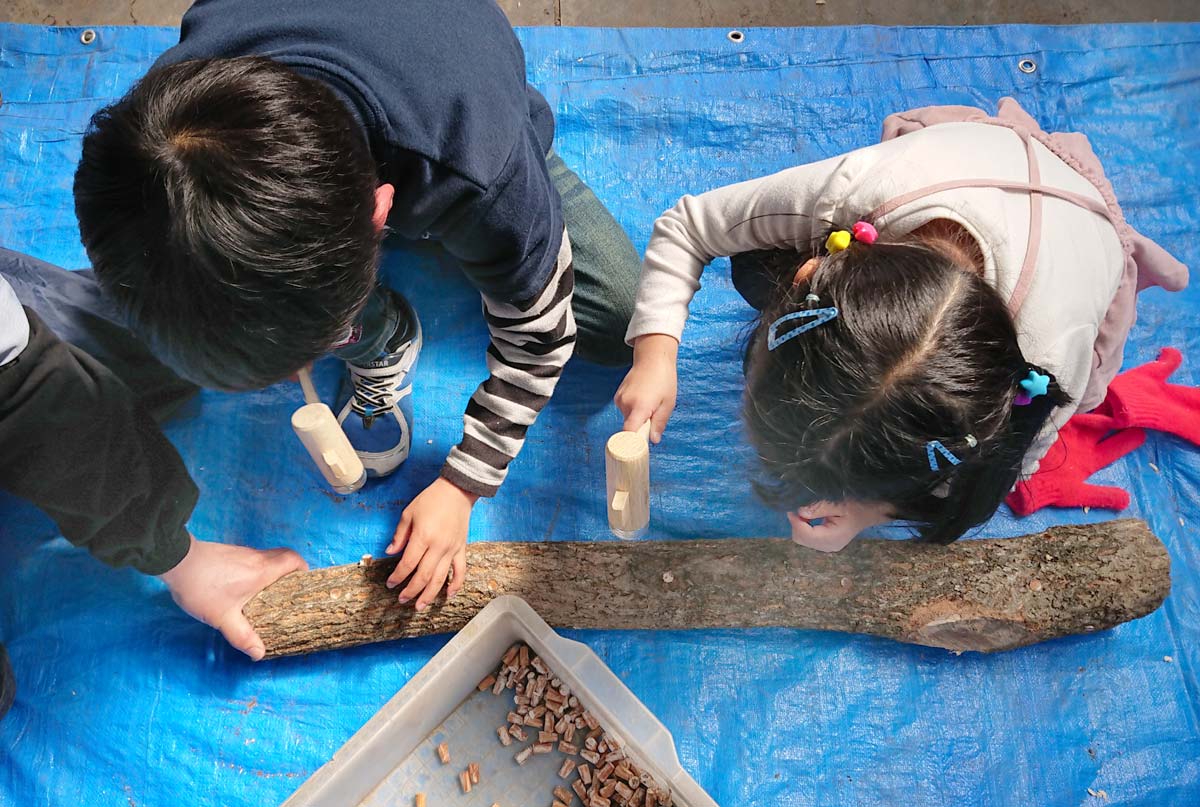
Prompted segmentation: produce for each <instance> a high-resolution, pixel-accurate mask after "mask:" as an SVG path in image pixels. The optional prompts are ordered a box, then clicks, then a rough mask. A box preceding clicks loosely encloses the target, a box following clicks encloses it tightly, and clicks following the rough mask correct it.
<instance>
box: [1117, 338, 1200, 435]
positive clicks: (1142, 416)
mask: <svg viewBox="0 0 1200 807" xmlns="http://www.w3.org/2000/svg"><path fill="white" fill-rule="evenodd" d="M1182 361H1183V355H1182V354H1180V352H1179V351H1178V350H1176V349H1175V348H1173V347H1165V348H1163V349H1162V352H1160V353H1159V354H1158V359H1157V360H1155V361H1152V362H1149V363H1147V364H1143V365H1142V366H1141V367H1135V368H1133V369H1132V370H1126V371H1125V372H1123V373H1121V374H1120V375H1119V376H1117V377H1116V378H1114V379H1113V380H1112V383H1111V384H1109V385H1108V396H1107V397H1106V398H1105V399H1104V403H1103V404H1101V405H1100V411H1107V412H1109V413H1111V414H1112V418H1113V428H1117V429H1125V428H1128V427H1130V426H1140V427H1142V428H1145V429H1154V430H1156V431H1161V432H1169V433H1171V434H1174V435H1178V436H1179V437H1182V438H1183V439H1185V440H1187V441H1188V442H1190V443H1193V444H1195V445H1200V389H1198V388H1196V387H1184V386H1181V385H1179V384H1168V383H1167V376H1169V375H1171V374H1172V373H1174V372H1175V371H1176V370H1178V369H1179V365H1180V363H1181V362H1182Z"/></svg>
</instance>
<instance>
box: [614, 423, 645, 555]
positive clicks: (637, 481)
mask: <svg viewBox="0 0 1200 807" xmlns="http://www.w3.org/2000/svg"><path fill="white" fill-rule="evenodd" d="M604 476H605V481H606V483H607V484H606V488H607V494H608V527H609V529H611V530H612V532H613V534H614V535H616V536H617V537H618V538H624V539H626V540H631V539H633V538H638V537H641V535H642V534H643V533H645V531H646V527H647V526H648V525H649V524H650V421H648V420H647V421H646V422H645V423H644V424H643V425H642V427H641V428H640V429H638V430H637V431H635V432H627V431H621V432H617V433H616V434H614V435H613V436H612V437H610V438H608V442H607V443H606V444H605V446H604Z"/></svg>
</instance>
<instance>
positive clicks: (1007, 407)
mask: <svg viewBox="0 0 1200 807" xmlns="http://www.w3.org/2000/svg"><path fill="white" fill-rule="evenodd" d="M746 258H751V254H750V253H747V254H746V255H745V256H735V258H734V260H735V263H736V262H737V261H738V260H739V259H743V260H745V259H746ZM752 260H755V261H757V262H758V263H759V264H761V265H760V267H759V268H760V274H762V273H765V274H767V275H773V276H774V277H775V278H776V283H775V286H774V287H775V289H776V292H775V293H774V294H773V295H772V296H773V297H774V299H773V301H771V302H770V304H769V305H768V306H767V307H766V309H765V310H763V311H762V312H761V317H760V318H759V320H758V322H757V325H756V327H755V329H754V332H753V334H752V336H751V337H750V341H749V343H748V345H747V347H746V351H745V372H746V382H747V383H746V394H745V401H744V418H745V421H746V424H747V426H748V430H749V434H750V439H751V441H752V443H753V445H754V447H755V448H756V449H757V451H758V454H759V456H760V457H761V460H762V466H763V471H764V474H763V478H762V479H760V480H759V481H757V482H756V483H755V488H756V490H757V491H758V493H759V495H760V496H761V497H762V498H763V499H764V500H765V501H766V502H767V503H768V504H770V505H772V506H775V507H779V508H780V509H789V510H791V509H795V508H797V507H801V506H804V505H806V504H811V503H814V502H818V501H834V502H836V501H845V500H858V501H878V502H886V503H888V504H890V505H891V506H892V508H893V515H894V517H896V518H899V519H905V520H910V521H913V522H916V523H917V524H919V532H920V535H921V537H922V538H923V539H925V540H928V541H933V542H936V543H949V542H951V541H954V540H955V539H957V538H959V537H960V536H962V535H963V533H965V532H966V531H967V530H969V529H971V528H972V527H975V526H977V525H979V524H981V523H983V522H984V521H986V520H987V519H988V518H990V517H991V515H992V514H993V513H994V512H995V510H996V508H997V507H999V505H1000V503H1001V501H1002V500H1003V499H1004V497H1005V495H1006V494H1007V493H1008V492H1009V490H1011V489H1012V486H1013V484H1014V483H1015V482H1016V480H1017V476H1018V474H1019V473H1020V469H1021V463H1022V460H1023V458H1024V456H1025V453H1026V451H1027V450H1028V449H1029V447H1030V444H1031V443H1032V442H1033V440H1034V438H1035V437H1036V436H1037V434H1038V432H1039V431H1040V430H1041V428H1042V426H1043V424H1044V423H1045V422H1046V418H1047V417H1048V416H1049V414H1050V412H1051V411H1052V410H1053V409H1054V407H1056V406H1061V405H1063V404H1065V403H1067V402H1068V400H1069V399H1068V397H1067V395H1066V393H1065V392H1063V390H1061V389H1060V388H1059V387H1058V385H1057V383H1055V382H1054V381H1053V377H1052V379H1051V382H1050V386H1049V394H1047V395H1043V396H1039V397H1037V398H1034V399H1033V401H1032V403H1030V404H1029V405H1027V406H1016V405H1014V400H1015V399H1016V397H1017V394H1018V393H1019V392H1020V391H1021V390H1020V386H1019V382H1020V381H1021V380H1022V379H1024V378H1025V377H1026V376H1027V374H1028V373H1029V371H1030V369H1037V370H1039V372H1045V371H1044V370H1041V369H1040V368H1034V367H1032V365H1030V364H1028V363H1027V362H1026V361H1025V357H1024V356H1022V355H1021V349H1020V347H1019V346H1018V344H1017V333H1016V330H1015V328H1014V326H1013V321H1012V317H1011V316H1010V315H1009V312H1008V310H1007V308H1006V307H1005V304H1004V301H1003V300H1002V299H1001V298H1000V296H999V294H997V293H996V291H995V289H993V288H992V287H991V286H989V285H988V284H987V283H986V282H984V280H983V278H982V277H980V276H978V275H977V274H975V273H973V272H971V271H969V270H967V269H964V268H963V267H962V266H960V265H959V264H958V263H956V262H955V261H954V260H952V259H951V258H950V257H948V256H947V255H946V254H943V252H941V251H939V250H936V249H933V248H931V247H928V246H925V245H923V244H921V243H918V242H913V243H882V242H880V243H876V244H873V245H865V244H861V243H858V242H855V243H853V244H852V245H851V246H850V248H848V249H846V250H843V251H841V252H839V253H837V254H835V255H832V256H827V257H825V258H823V259H822V260H821V263H820V265H819V266H818V268H817V270H816V271H815V272H814V273H813V274H812V275H811V277H809V278H808V279H807V280H805V281H802V282H800V283H799V284H797V285H795V286H793V285H792V279H793V277H794V275H795V273H796V267H797V266H799V265H800V263H801V262H802V261H803V260H804V256H801V255H800V254H798V253H795V252H791V253H788V252H779V251H776V252H768V253H753V257H752ZM809 294H815V295H817V296H818V297H819V302H812V301H806V299H805V298H806V297H807V296H808V295H809ZM828 306H836V307H837V308H838V310H839V315H838V316H837V318H835V319H833V320H831V321H829V322H826V323H824V324H822V325H820V326H818V327H816V328H813V329H812V330H809V331H807V332H806V333H803V334H802V335H800V336H797V337H796V338H793V339H790V340H788V341H787V342H785V343H783V344H781V345H779V346H778V347H777V348H776V349H775V350H768V347H767V332H768V329H769V328H770V326H771V323H773V322H775V321H776V320H777V319H778V318H779V317H781V316H783V315H785V314H788V313H790V312H793V311H798V310H801V309H803V308H805V307H828ZM798 324H801V323H788V324H784V325H783V326H781V329H780V335H781V336H782V335H785V334H786V332H787V329H788V328H789V327H792V326H793V325H798ZM934 440H936V441H939V442H940V443H941V444H942V445H943V446H944V447H945V448H946V449H947V450H948V451H950V452H952V453H953V454H954V455H955V456H956V457H957V458H959V459H960V464H958V465H952V464H951V463H950V462H949V461H948V460H946V458H945V457H944V456H942V455H941V454H940V453H938V454H937V460H938V470H936V471H935V470H933V469H931V468H930V463H929V459H928V454H927V451H928V446H929V444H930V442H931V441H934ZM941 494H945V495H941Z"/></svg>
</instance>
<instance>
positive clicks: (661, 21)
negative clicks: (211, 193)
mask: <svg viewBox="0 0 1200 807" xmlns="http://www.w3.org/2000/svg"><path fill="white" fill-rule="evenodd" d="M189 5H191V0H0V21H3V22H30V23H42V24H45V25H121V24H127V25H134V24H137V25H178V24H179V18H180V17H181V16H182V15H183V12H184V11H185V10H187V7H188V6H189ZM500 5H501V6H502V7H503V8H504V10H505V11H506V12H507V13H508V16H509V19H511V20H512V22H513V24H514V25H606V26H608V25H611V26H670V27H676V26H679V27H682V26H722V27H724V26H729V27H748V26H754V25H855V24H874V25H975V24H991V23H1008V22H1029V23H1049V24H1055V23H1094V22H1130V21H1163V22H1167V21H1180V20H1200V0H1137V1H1136V2H1133V1H1132V0H1066V2H1045V1H1042V2H1039V0H940V1H939V0H757V1H754V0H599V1H598V2H597V0H500Z"/></svg>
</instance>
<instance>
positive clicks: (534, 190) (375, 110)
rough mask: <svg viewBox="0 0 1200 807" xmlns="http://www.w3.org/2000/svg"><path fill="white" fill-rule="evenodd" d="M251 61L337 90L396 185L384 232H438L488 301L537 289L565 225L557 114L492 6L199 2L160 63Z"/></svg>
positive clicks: (517, 299)
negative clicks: (263, 60) (557, 185)
mask: <svg viewBox="0 0 1200 807" xmlns="http://www.w3.org/2000/svg"><path fill="white" fill-rule="evenodd" d="M250 55H254V56H266V57H268V58H270V59H272V60H274V61H276V62H279V63H281V64H284V65H287V66H288V67H291V68H293V69H294V70H295V71H296V72H298V73H301V74H303V75H305V76H307V77H309V78H312V79H315V80H317V81H320V82H322V83H324V84H326V85H327V86H329V87H330V88H331V89H333V90H334V92H336V93H337V94H338V95H339V96H340V97H341V98H342V100H343V101H344V102H345V103H346V105H347V106H348V107H349V109H350V111H351V112H352V113H353V114H354V116H355V117H356V118H357V119H358V121H359V122H360V124H361V125H362V126H363V129H364V131H365V133H366V136H367V140H368V142H369V143H370V147H371V152H372V154H373V155H374V157H375V160H376V162H377V163H378V166H379V176H380V181H381V182H388V183H391V184H392V185H394V186H395V188H396V199H395V202H394V205H393V208H392V212H391V215H390V216H389V219H388V224H389V225H390V226H391V227H392V228H393V229H395V230H396V231H397V232H399V233H400V234H401V235H403V236H405V237H408V238H422V237H431V238H435V239H438V240H440V241H441V242H442V243H443V245H444V246H445V247H446V249H447V250H448V251H449V252H450V253H451V254H452V255H454V256H455V257H456V258H458V259H459V261H461V263H462V265H463V268H464V270H465V271H466V273H467V275H468V277H469V278H470V279H471V281H472V282H473V283H474V284H475V285H476V286H477V287H478V288H479V290H480V291H481V292H483V293H485V294H487V295H489V296H493V297H496V298H498V299H501V300H504V301H506V302H510V303H522V302H526V301H529V300H531V299H532V298H533V297H535V296H536V295H537V294H538V293H540V292H541V291H542V289H544V288H545V287H546V284H547V282H548V281H549V278H550V275H551V274H552V272H553V270H554V261H555V258H556V256H557V254H558V249H559V242H560V240H561V238H562V228H563V222H562V206H561V203H560V202H559V199H558V194H557V193H556V191H555V190H554V187H553V186H552V185H551V184H550V177H549V174H548V172H547V169H546V160H545V157H546V154H547V152H549V150H550V145H551V142H552V141H553V139H554V117H553V115H552V114H551V112H550V107H549V106H548V105H547V104H546V100H545V99H544V98H543V97H542V96H541V94H540V93H538V91H537V90H535V89H533V88H532V87H530V86H529V85H528V83H527V82H526V80H525V54H524V52H523V51H522V50H521V45H520V43H519V42H518V41H517V37H516V34H515V33H514V32H513V30H512V26H510V25H509V23H508V20H507V19H506V18H505V17H504V14H503V12H501V11H500V9H499V7H498V6H497V5H496V4H495V3H494V2H492V0H198V2H197V3H196V4H195V5H194V6H192V8H191V10H190V11H188V13H187V14H186V15H185V16H184V18H183V25H182V28H181V30H180V40H179V44H178V45H176V46H175V47H173V48H171V49H170V50H168V51H167V52H166V53H164V54H163V55H162V57H160V59H159V60H158V62H157V64H156V66H162V65H166V64H172V63H175V62H181V61H185V60H188V59H207V58H219V57H231V56H250Z"/></svg>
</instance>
